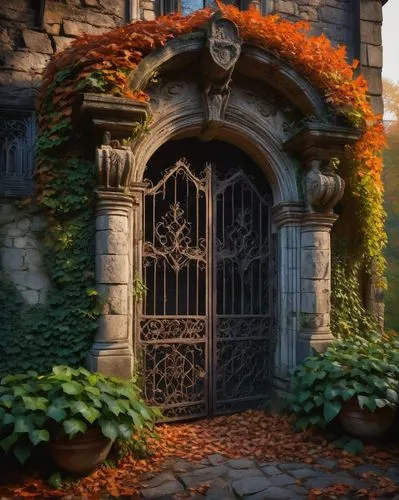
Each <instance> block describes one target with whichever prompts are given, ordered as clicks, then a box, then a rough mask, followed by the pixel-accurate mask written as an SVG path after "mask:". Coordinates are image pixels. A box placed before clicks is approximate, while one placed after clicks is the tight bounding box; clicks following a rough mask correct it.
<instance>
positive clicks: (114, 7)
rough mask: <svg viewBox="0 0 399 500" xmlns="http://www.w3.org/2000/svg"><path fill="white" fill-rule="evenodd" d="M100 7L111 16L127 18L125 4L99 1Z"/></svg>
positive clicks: (112, 0) (113, 0) (105, 0)
mask: <svg viewBox="0 0 399 500" xmlns="http://www.w3.org/2000/svg"><path fill="white" fill-rule="evenodd" d="M99 3H100V6H101V7H102V8H103V9H104V10H105V11H107V12H109V13H110V14H113V15H115V16H118V17H120V18H121V19H122V18H124V16H125V10H124V8H125V5H124V2H115V0H99Z"/></svg>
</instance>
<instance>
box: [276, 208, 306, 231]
mask: <svg viewBox="0 0 399 500" xmlns="http://www.w3.org/2000/svg"><path fill="white" fill-rule="evenodd" d="M272 211H273V223H274V224H275V225H276V226H277V227H278V228H280V227H282V226H293V225H300V224H301V220H302V217H303V216H304V213H305V206H304V204H303V203H302V202H295V201H293V202H282V203H279V204H278V205H275V206H274V207H273V208H272Z"/></svg>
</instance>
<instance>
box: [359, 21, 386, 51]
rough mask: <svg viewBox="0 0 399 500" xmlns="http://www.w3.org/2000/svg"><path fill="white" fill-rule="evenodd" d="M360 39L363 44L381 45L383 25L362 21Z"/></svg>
mask: <svg viewBox="0 0 399 500" xmlns="http://www.w3.org/2000/svg"><path fill="white" fill-rule="evenodd" d="M360 39H361V41H362V42H363V43H370V44H372V45H381V43H382V40H381V25H380V24H378V23H373V22H370V21H361V23H360Z"/></svg>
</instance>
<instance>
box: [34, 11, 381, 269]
mask: <svg viewBox="0 0 399 500" xmlns="http://www.w3.org/2000/svg"><path fill="white" fill-rule="evenodd" d="M219 7H220V9H221V10H222V12H223V14H224V15H225V16H226V17H227V18H229V19H230V20H232V21H233V22H234V23H236V25H237V26H238V28H239V32H240V36H241V37H242V39H243V40H244V41H245V42H247V43H252V44H255V45H257V46H260V47H263V48H265V49H266V50H268V51H271V52H272V53H273V54H275V55H276V56H278V57H280V58H282V59H284V60H286V61H288V62H289V63H290V64H291V65H292V66H293V67H294V68H295V69H296V71H297V72H298V73H300V74H302V75H303V76H305V77H306V78H307V79H308V80H309V81H310V82H311V83H312V84H313V85H314V86H315V87H316V88H317V89H318V90H319V92H320V93H321V94H322V95H323V97H324V99H325V101H326V103H327V104H328V105H329V106H330V107H331V108H333V109H334V110H335V111H336V113H338V114H343V115H345V116H346V117H347V119H348V120H349V121H350V122H352V123H353V124H354V125H355V126H357V127H361V128H362V130H363V134H362V136H361V138H360V139H359V141H358V142H357V144H356V145H355V147H354V148H353V150H352V151H351V157H352V160H354V162H355V165H356V167H355V175H353V172H351V174H350V175H349V173H348V172H346V171H345V170H344V168H343V167H341V169H340V174H341V175H342V176H343V177H344V178H345V180H346V183H347V185H348V188H349V190H350V192H351V196H352V197H353V199H355V200H356V199H357V200H358V202H357V203H358V208H357V212H358V216H359V218H360V226H361V230H360V233H361V235H362V236H361V241H360V247H361V248H360V250H359V254H360V255H363V257H364V259H365V261H366V262H371V261H372V260H373V261H374V267H376V268H377V269H378V270H379V272H380V273H382V271H383V267H384V261H383V258H382V256H381V250H382V247H383V246H384V244H385V239H386V238H385V233H384V229H383V228H384V212H383V209H382V191H383V186H382V182H381V171H382V158H381V152H382V150H383V148H384V147H385V136H384V131H383V127H382V123H381V117H378V116H375V114H374V112H373V110H372V107H371V105H370V103H369V101H368V98H367V82H366V80H365V78H364V77H363V76H362V75H359V76H357V77H354V70H355V69H356V67H357V64H358V63H357V62H355V63H354V64H352V65H351V64H349V63H348V62H347V61H346V53H345V48H344V47H338V48H336V47H333V46H332V45H331V42H330V41H329V40H328V39H327V38H326V37H325V36H324V35H323V34H322V35H320V36H317V37H316V36H310V35H309V25H308V24H307V23H305V22H298V23H292V22H289V21H286V20H283V19H281V18H279V17H278V16H276V15H269V16H261V15H260V14H259V13H258V12H257V11H256V10H254V9H250V10H247V11H240V10H238V9H237V8H236V7H233V6H226V5H223V4H220V5H219ZM212 14H213V13H212V11H211V10H210V9H204V10H199V11H196V12H194V13H193V14H192V15H189V16H182V15H180V14H172V15H168V16H164V17H159V18H157V19H155V20H154V21H138V22H135V23H132V24H129V25H125V26H122V27H120V28H117V29H114V30H112V31H110V32H109V33H106V34H103V35H85V36H82V37H81V38H79V39H77V40H75V41H74V42H73V43H72V45H71V46H70V47H69V48H67V49H66V50H64V51H63V52H61V53H59V54H57V55H55V57H54V58H53V59H52V61H51V63H50V64H49V66H48V67H47V70H46V72H45V74H44V78H43V82H42V86H41V89H40V93H39V100H38V104H39V112H40V118H39V124H40V127H41V130H42V133H47V134H48V136H49V137H50V138H51V137H57V134H58V129H57V124H59V123H60V121H61V120H62V122H63V123H64V124H65V123H66V124H68V123H71V114H72V104H73V102H74V99H75V96H76V95H77V93H79V92H81V91H83V90H85V91H90V92H102V93H110V94H113V95H116V96H124V97H128V98H134V99H138V100H142V101H145V100H148V95H147V94H146V93H145V92H143V91H137V90H135V89H131V88H130V87H129V73H130V72H131V71H132V70H134V69H135V68H136V67H137V65H138V64H139V62H140V61H141V60H142V59H143V58H144V57H145V56H146V55H148V54H149V53H151V52H152V51H153V50H155V49H157V48H159V47H161V46H163V45H165V44H166V43H167V42H168V41H170V40H172V39H173V38H175V37H178V36H180V35H183V34H186V33H189V32H193V31H196V30H199V29H202V28H203V27H204V25H205V24H206V22H207V21H208V20H209V19H210V17H211V16H212ZM38 178H39V183H40V182H43V183H45V179H43V178H41V172H40V168H39V174H38ZM365 198H367V200H366V199H365Z"/></svg>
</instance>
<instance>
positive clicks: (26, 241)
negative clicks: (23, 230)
mask: <svg viewBox="0 0 399 500" xmlns="http://www.w3.org/2000/svg"><path fill="white" fill-rule="evenodd" d="M14 246H15V247H16V248H39V243H38V241H37V240H36V238H35V237H34V236H33V235H32V236H18V237H16V238H14Z"/></svg>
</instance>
